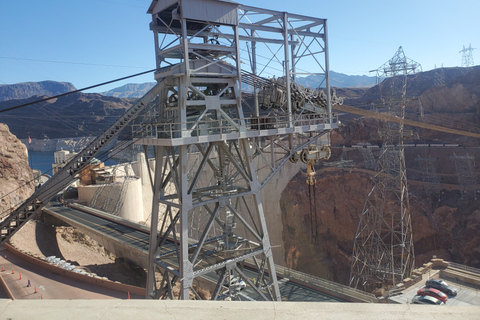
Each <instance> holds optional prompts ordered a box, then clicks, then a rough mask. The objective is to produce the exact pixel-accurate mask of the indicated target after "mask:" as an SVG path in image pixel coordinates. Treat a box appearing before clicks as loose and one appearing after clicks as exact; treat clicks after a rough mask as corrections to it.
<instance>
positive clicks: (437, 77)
mask: <svg viewBox="0 0 480 320" xmlns="http://www.w3.org/2000/svg"><path fill="white" fill-rule="evenodd" d="M433 85H434V86H439V87H441V86H444V85H445V72H444V70H443V63H442V66H441V67H440V68H437V66H436V65H435V73H434V74H433Z"/></svg>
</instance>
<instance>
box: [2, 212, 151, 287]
mask: <svg viewBox="0 0 480 320" xmlns="http://www.w3.org/2000/svg"><path fill="white" fill-rule="evenodd" d="M11 243H12V244H13V245H14V246H15V247H16V248H19V249H21V250H23V251H25V252H26V253H27V254H29V255H32V256H36V257H39V258H46V257H50V256H55V257H57V258H61V259H62V260H65V261H67V262H69V263H71V264H72V265H75V266H79V267H81V269H84V270H85V271H86V272H89V273H95V274H96V275H98V276H100V277H106V278H108V279H109V280H112V281H119V282H122V283H125V284H130V285H134V286H138V287H144V286H145V279H146V277H145V272H144V270H143V269H141V268H138V267H135V266H132V265H130V264H128V263H126V262H124V261H122V260H121V259H117V258H116V257H115V256H113V255H112V254H110V253H109V252H107V251H106V250H105V249H104V248H103V247H102V246H100V245H99V244H98V243H97V242H96V241H94V240H93V239H91V238H89V237H88V236H86V235H84V234H83V233H81V232H79V231H78V230H75V229H74V228H73V227H69V226H54V225H51V224H46V223H43V222H41V221H35V220H30V221H29V222H27V223H26V224H25V225H24V226H23V227H22V229H20V231H18V232H17V233H16V234H15V235H14V236H13V237H12V239H11Z"/></svg>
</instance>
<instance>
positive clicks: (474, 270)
mask: <svg viewBox="0 0 480 320" xmlns="http://www.w3.org/2000/svg"><path fill="white" fill-rule="evenodd" d="M448 263H449V267H452V268H456V269H460V270H465V271H468V272H471V273H476V274H479V275H480V269H477V268H474V267H469V266H467V265H464V264H459V263H455V262H448Z"/></svg>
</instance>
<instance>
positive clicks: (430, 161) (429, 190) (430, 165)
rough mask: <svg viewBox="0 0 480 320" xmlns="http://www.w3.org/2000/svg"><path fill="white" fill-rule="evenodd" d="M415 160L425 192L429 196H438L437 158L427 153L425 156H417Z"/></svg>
mask: <svg viewBox="0 0 480 320" xmlns="http://www.w3.org/2000/svg"><path fill="white" fill-rule="evenodd" d="M415 161H416V163H417V166H418V167H419V168H420V170H421V172H422V181H423V186H424V189H425V194H426V195H427V196H428V197H429V198H432V197H436V198H438V197H439V196H440V179H439V177H438V172H437V159H435V158H432V157H431V156H430V155H428V156H427V157H425V158H421V157H420V156H418V157H417V158H416V159H415Z"/></svg>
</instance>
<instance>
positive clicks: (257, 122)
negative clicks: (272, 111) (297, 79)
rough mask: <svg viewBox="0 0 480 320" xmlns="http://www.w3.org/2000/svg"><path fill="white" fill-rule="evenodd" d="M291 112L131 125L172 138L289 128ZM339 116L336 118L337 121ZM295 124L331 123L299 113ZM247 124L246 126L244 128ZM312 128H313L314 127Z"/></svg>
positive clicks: (138, 132)
mask: <svg viewBox="0 0 480 320" xmlns="http://www.w3.org/2000/svg"><path fill="white" fill-rule="evenodd" d="M289 121H290V120H289V116H288V115H281V116H268V117H256V118H253V117H252V118H243V119H241V118H234V119H229V120H227V119H220V120H200V121H187V122H168V123H145V124H136V125H132V130H133V137H134V138H154V139H173V138H185V137H195V136H206V135H215V134H228V133H232V132H240V131H241V130H246V131H262V130H270V129H282V128H289V127H290V125H289ZM337 121H338V117H337V116H335V117H334V118H333V121H332V123H336V122H337ZM292 123H293V127H298V126H318V125H325V124H329V123H330V119H329V117H328V116H327V115H325V114H307V115H298V116H297V117H295V118H294V119H293V121H292ZM243 128H244V129H243ZM307 130H308V129H307ZM312 130H313V129H312Z"/></svg>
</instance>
